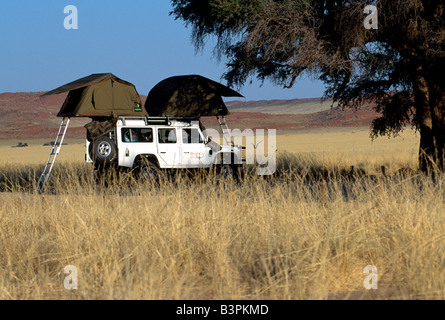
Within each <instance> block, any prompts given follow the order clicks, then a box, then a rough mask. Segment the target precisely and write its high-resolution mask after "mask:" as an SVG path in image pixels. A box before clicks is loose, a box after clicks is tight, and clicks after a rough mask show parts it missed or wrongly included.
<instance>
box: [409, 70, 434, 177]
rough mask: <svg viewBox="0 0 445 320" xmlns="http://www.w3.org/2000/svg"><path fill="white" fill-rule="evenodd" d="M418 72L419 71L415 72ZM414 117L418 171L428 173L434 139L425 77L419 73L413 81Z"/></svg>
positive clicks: (432, 159) (432, 158) (432, 164)
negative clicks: (417, 147)
mask: <svg viewBox="0 0 445 320" xmlns="http://www.w3.org/2000/svg"><path fill="white" fill-rule="evenodd" d="M417 71H420V70H417ZM413 89H414V90H413V91H414V101H415V106H416V116H417V121H418V126H419V131H420V144H419V169H420V170H421V171H422V172H428V171H430V170H431V169H432V168H433V167H434V154H435V153H434V149H435V148H434V137H433V123H432V119H431V109H430V98H429V88H428V83H427V81H426V79H425V77H423V76H421V75H420V74H419V73H417V75H416V76H415V79H414V81H413Z"/></svg>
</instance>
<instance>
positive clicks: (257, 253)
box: [0, 153, 445, 299]
mask: <svg viewBox="0 0 445 320" xmlns="http://www.w3.org/2000/svg"><path fill="white" fill-rule="evenodd" d="M407 166H408V165H407ZM42 169H43V168H42V166H35V165H13V164H9V165H6V164H4V165H0V189H1V190H2V191H4V192H1V193H0V230H1V232H0V299H444V298H445V268H444V266H445V245H444V240H445V223H444V222H445V221H444V220H445V218H444V212H445V205H444V204H445V202H444V191H445V188H444V183H445V179H444V178H443V177H442V176H439V175H436V176H434V177H432V176H425V175H421V174H417V173H415V172H414V171H413V172H408V171H406V172H403V174H402V173H401V172H399V171H397V170H393V171H391V172H389V173H388V175H387V176H383V175H381V174H378V173H375V172H374V171H375V170H374V164H372V165H371V166H366V164H363V165H362V166H361V167H360V168H359V169H360V170H357V168H356V169H355V170H351V167H350V166H348V165H341V164H338V163H337V162H335V161H332V160H331V161H330V160H329V158H328V157H324V158H323V160H320V159H319V158H317V157H316V156H313V155H301V156H297V155H294V154H289V153H279V154H278V167H277V172H276V174H275V175H274V176H273V177H259V176H256V175H255V174H254V171H248V173H247V174H246V175H245V177H244V178H243V180H242V181H241V182H239V183H237V182H236V181H223V180H221V179H219V177H218V176H217V175H214V174H208V175H207V174H202V175H198V176H195V177H187V176H175V177H174V179H167V178H165V179H163V180H162V181H161V182H160V185H159V186H153V185H150V184H144V183H142V182H139V181H136V180H134V179H133V178H132V176H131V174H129V173H123V174H121V175H120V176H116V175H114V176H110V177H108V178H107V179H102V180H100V179H99V180H96V179H95V177H94V173H93V171H92V168H91V167H90V166H88V165H87V164H81V163H73V162H69V163H68V162H60V163H57V164H56V167H55V169H54V173H53V175H52V176H51V180H50V184H49V185H48V187H47V190H46V192H45V193H44V194H38V193H37V192H36V191H35V186H36V182H37V180H38V178H39V174H40V172H41V170H42ZM370 172H372V174H371V173H370ZM67 265H73V266H75V267H76V268H77V269H78V272H79V273H78V288H77V289H76V290H67V289H65V287H64V279H65V277H67V274H65V273H64V267H65V266H67ZM368 265H373V266H375V267H376V268H377V270H378V289H376V290H374V289H370V290H368V289H365V288H364V280H365V278H366V276H367V274H365V273H364V268H365V267H366V266H368Z"/></svg>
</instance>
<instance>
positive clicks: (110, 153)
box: [91, 136, 117, 164]
mask: <svg viewBox="0 0 445 320" xmlns="http://www.w3.org/2000/svg"><path fill="white" fill-rule="evenodd" d="M92 145H93V150H92V152H91V155H92V156H93V161H95V162H99V163H101V164H110V163H112V162H114V161H115V160H116V158H117V148H116V144H115V143H114V141H113V140H112V139H110V138H109V137H108V136H101V137H99V138H97V139H96V140H94V143H93V144H92Z"/></svg>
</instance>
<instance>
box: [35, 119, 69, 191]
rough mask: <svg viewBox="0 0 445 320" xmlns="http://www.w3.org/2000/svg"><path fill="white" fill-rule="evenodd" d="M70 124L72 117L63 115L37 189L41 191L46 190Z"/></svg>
mask: <svg viewBox="0 0 445 320" xmlns="http://www.w3.org/2000/svg"><path fill="white" fill-rule="evenodd" d="M69 124H70V118H69V117H68V118H65V117H63V119H62V122H61V123H60V128H59V132H58V133H57V138H56V141H54V144H53V147H52V148H51V152H50V153H49V157H48V161H47V162H46V166H45V169H44V170H43V173H42V175H41V176H40V179H39V183H38V185H37V191H38V192H40V193H43V191H44V190H45V184H46V183H47V182H48V179H49V176H50V175H51V171H52V170H53V166H54V162H56V158H57V155H58V154H59V153H60V148H61V147H62V143H63V139H64V138H65V134H66V130H67V129H68V125H69Z"/></svg>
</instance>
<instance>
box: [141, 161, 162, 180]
mask: <svg viewBox="0 0 445 320" xmlns="http://www.w3.org/2000/svg"><path fill="white" fill-rule="evenodd" d="M137 175H138V178H139V180H141V181H143V182H149V183H158V182H159V175H160V169H159V167H158V166H157V165H156V164H154V163H153V162H151V161H149V160H148V159H146V158H143V159H141V160H140V161H139V164H138V168H137Z"/></svg>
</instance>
